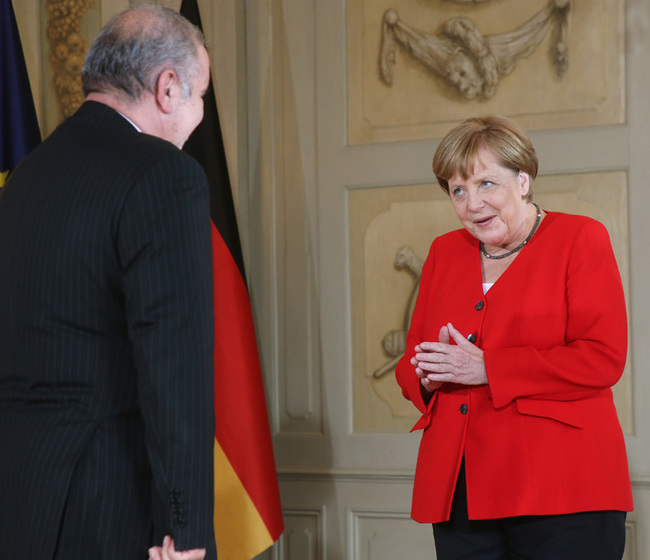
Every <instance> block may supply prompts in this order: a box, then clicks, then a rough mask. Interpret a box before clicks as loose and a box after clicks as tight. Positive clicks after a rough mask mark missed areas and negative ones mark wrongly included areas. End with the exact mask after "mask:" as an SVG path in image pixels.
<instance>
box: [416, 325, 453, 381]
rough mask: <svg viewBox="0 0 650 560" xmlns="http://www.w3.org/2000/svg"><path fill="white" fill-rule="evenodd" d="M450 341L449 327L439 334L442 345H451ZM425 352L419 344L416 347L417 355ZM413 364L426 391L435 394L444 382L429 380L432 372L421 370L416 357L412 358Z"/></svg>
mask: <svg viewBox="0 0 650 560" xmlns="http://www.w3.org/2000/svg"><path fill="white" fill-rule="evenodd" d="M450 340H451V337H450V335H449V328H448V327H447V326H444V327H442V328H441V329H440V332H439V333H438V342H441V343H442V344H449V342H450ZM424 351H425V350H423V349H422V348H421V347H420V345H419V344H418V345H417V346H416V347H415V353H416V354H419V353H421V352H424ZM411 364H413V365H414V366H415V374H416V375H417V376H418V377H419V378H420V383H421V385H422V387H423V388H424V390H425V391H427V393H433V392H434V391H435V390H436V389H438V388H439V387H440V386H441V385H442V381H434V380H432V379H429V373H431V372H429V371H424V370H422V369H420V368H419V367H418V361H417V360H416V359H415V356H414V357H413V358H411Z"/></svg>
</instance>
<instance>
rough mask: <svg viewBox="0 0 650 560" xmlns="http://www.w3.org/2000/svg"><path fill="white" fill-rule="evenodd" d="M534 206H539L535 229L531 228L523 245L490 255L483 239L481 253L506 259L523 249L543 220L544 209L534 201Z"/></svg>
mask: <svg viewBox="0 0 650 560" xmlns="http://www.w3.org/2000/svg"><path fill="white" fill-rule="evenodd" d="M533 206H534V207H535V208H537V219H536V220H535V225H534V226H533V229H531V230H530V233H529V234H528V237H526V239H524V241H523V243H522V244H521V245H518V246H517V247H515V248H514V249H512V250H511V251H508V252H507V253H503V255H490V254H489V253H488V252H487V251H486V250H485V245H484V244H483V241H481V243H480V245H479V247H480V248H481V253H483V256H484V257H485V258H487V259H494V260H497V259H505V258H506V257H509V256H510V255H514V254H515V253H516V252H517V251H521V250H522V249H523V248H524V247H525V246H526V243H528V242H529V241H530V239H531V237H533V235H534V234H535V232H536V231H537V228H538V227H539V223H540V222H541V221H542V211H541V209H540V207H539V206H538V205H537V204H535V203H534V202H533Z"/></svg>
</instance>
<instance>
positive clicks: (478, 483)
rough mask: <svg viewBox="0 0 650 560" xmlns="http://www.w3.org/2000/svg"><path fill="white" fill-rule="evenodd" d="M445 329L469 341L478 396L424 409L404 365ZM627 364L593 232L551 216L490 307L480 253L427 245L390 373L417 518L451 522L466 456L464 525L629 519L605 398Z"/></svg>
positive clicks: (623, 466)
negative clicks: (587, 516)
mask: <svg viewBox="0 0 650 560" xmlns="http://www.w3.org/2000/svg"><path fill="white" fill-rule="evenodd" d="M448 322H451V323H453V325H454V326H455V327H456V328H457V329H458V330H459V331H461V332H462V333H463V334H464V335H465V336H468V335H470V334H472V333H473V334H474V335H475V336H476V342H475V344H477V345H478V346H479V347H480V348H481V349H482V350H483V351H484V353H485V365H486V370H487V376H488V385H481V386H475V387H468V386H462V385H453V384H444V385H443V386H442V387H441V388H440V389H439V390H437V391H436V392H435V394H434V396H433V398H432V399H431V400H430V401H429V403H428V404H425V402H424V400H423V398H422V395H421V392H420V382H419V379H418V377H417V376H416V374H415V371H414V367H413V366H412V365H411V363H410V359H411V357H412V356H413V354H414V347H415V345H416V344H418V343H419V342H421V341H437V340H438V332H439V330H440V327H441V326H443V325H445V324H447V323H448ZM626 354H627V317H626V311H625V300H624V295H623V289H622V285H621V279H620V275H619V272H618V268H617V266H616V261H615V259H614V254H613V252H612V248H611V244H610V241H609V236H608V233H607V230H606V229H605V228H604V226H603V225H602V224H600V223H599V222H597V221H595V220H592V219H590V218H586V217H583V216H572V215H568V214H561V213H556V212H549V213H548V215H547V216H546V218H545V219H544V221H543V222H542V223H541V225H540V227H539V230H538V231H537V233H536V234H535V236H534V237H533V238H532V240H531V241H530V242H529V243H528V245H527V246H526V247H525V248H524V249H522V251H521V253H520V254H519V255H518V256H517V258H516V259H515V260H514V262H513V263H512V264H511V265H510V267H509V268H508V269H507V270H506V271H505V272H504V273H503V275H502V276H501V277H500V278H499V279H498V280H497V282H496V283H495V284H494V286H492V288H491V289H490V290H489V291H488V292H487V294H483V289H482V278H481V263H480V255H479V248H478V240H476V239H475V238H474V237H473V236H471V235H470V234H469V233H468V232H467V231H465V230H458V231H454V232H451V233H448V234H446V235H443V236H441V237H439V238H438V239H436V240H435V241H434V242H433V244H432V246H431V250H430V253H429V256H428V258H427V260H426V263H425V265H424V269H423V271H422V277H421V281H420V292H419V295H418V299H417V303H416V306H415V310H414V312H413V317H412V319H411V326H410V329H409V333H408V336H407V351H406V354H405V356H404V357H403V358H402V360H401V361H400V363H399V364H398V366H397V369H396V376H397V381H398V383H399V385H400V386H401V388H402V392H403V394H404V396H405V397H406V398H407V399H409V400H411V401H412V402H413V404H414V405H415V406H416V407H417V408H418V410H420V412H421V413H422V417H421V419H420V420H419V421H418V423H417V424H416V426H415V427H414V428H413V429H414V430H415V429H424V433H423V435H422V441H421V444H420V452H419V456H418V461H417V467H416V474H415V485H414V490H413V494H414V496H413V509H412V516H413V519H415V520H416V521H420V522H427V523H436V522H439V521H446V520H447V519H449V512H450V508H451V500H452V496H453V492H454V487H455V483H456V477H457V475H458V471H459V467H460V463H461V459H462V457H463V455H464V456H465V468H466V476H467V489H468V498H467V500H468V510H469V516H470V518H471V519H491V518H501V517H510V516H517V515H550V514H563V513H572V512H579V511H592V510H604V509H615V510H622V511H631V510H632V491H631V487H630V479H629V474H628V466H627V457H626V452H625V442H624V439H623V433H622V431H621V428H620V424H619V421H618V417H617V414H616V409H615V407H614V401H613V397H612V391H611V387H612V386H613V385H614V384H615V383H616V382H617V381H618V379H619V378H620V376H621V374H622V372H623V367H624V365H625V359H626Z"/></svg>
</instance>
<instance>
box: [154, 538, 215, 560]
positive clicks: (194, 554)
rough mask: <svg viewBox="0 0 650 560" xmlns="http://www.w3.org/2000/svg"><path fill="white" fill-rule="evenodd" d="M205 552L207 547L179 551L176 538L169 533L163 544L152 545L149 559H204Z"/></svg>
mask: <svg viewBox="0 0 650 560" xmlns="http://www.w3.org/2000/svg"><path fill="white" fill-rule="evenodd" d="M205 552H206V550H205V548H193V549H192V550H181V551H177V550H176V549H175V548H174V539H172V538H171V537H170V536H169V535H168V536H166V537H165V538H164V539H163V544H162V546H152V547H151V548H150V549H149V560H203V559H204V558H205Z"/></svg>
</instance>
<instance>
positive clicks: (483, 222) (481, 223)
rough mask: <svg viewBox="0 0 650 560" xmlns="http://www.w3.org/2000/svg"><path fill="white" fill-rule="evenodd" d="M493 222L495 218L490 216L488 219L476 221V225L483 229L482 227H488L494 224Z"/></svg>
mask: <svg viewBox="0 0 650 560" xmlns="http://www.w3.org/2000/svg"><path fill="white" fill-rule="evenodd" d="M493 220H494V216H488V217H487V218H481V219H479V220H474V223H475V224H476V225H477V226H481V227H482V226H488V225H490V224H491V223H492V221H493Z"/></svg>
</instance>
